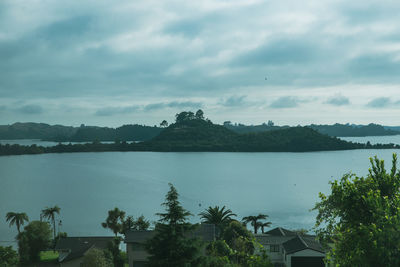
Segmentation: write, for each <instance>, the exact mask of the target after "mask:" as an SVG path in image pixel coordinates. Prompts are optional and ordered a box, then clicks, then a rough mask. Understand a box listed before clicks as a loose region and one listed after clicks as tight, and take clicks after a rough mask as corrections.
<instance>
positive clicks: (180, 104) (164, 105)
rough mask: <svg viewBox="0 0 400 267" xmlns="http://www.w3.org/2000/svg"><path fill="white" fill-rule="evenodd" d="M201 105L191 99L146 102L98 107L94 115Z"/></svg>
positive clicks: (199, 106)
mask: <svg viewBox="0 0 400 267" xmlns="http://www.w3.org/2000/svg"><path fill="white" fill-rule="evenodd" d="M202 106H203V104H202V103H200V102H193V101H171V102H160V103H153V104H148V105H145V106H139V105H132V106H128V107H105V108H101V109H98V110H97V111H96V112H95V115H96V116H113V115H118V114H129V113H133V112H135V111H153V110H159V109H165V108H177V109H184V108H201V107H202Z"/></svg>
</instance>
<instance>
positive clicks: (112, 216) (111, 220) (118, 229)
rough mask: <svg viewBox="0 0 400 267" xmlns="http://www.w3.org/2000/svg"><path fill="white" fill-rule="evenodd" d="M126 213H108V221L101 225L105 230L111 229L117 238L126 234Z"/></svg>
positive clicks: (118, 210)
mask: <svg viewBox="0 0 400 267" xmlns="http://www.w3.org/2000/svg"><path fill="white" fill-rule="evenodd" d="M124 222H125V211H122V210H120V209H118V208H117V207H116V208H114V209H113V210H109V211H108V216H107V218H106V221H105V222H103V223H101V226H103V227H104V228H109V229H110V230H111V231H112V232H113V233H114V235H115V237H117V235H118V234H119V233H120V234H123V233H124Z"/></svg>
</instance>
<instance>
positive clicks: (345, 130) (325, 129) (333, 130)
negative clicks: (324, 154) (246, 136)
mask: <svg viewBox="0 0 400 267" xmlns="http://www.w3.org/2000/svg"><path fill="white" fill-rule="evenodd" d="M224 126H225V127H226V128H227V129H229V130H232V131H234V132H236V133H241V134H243V133H257V132H265V131H274V130H282V129H287V128H290V127H289V126H274V125H273V124H270V125H268V124H265V123H264V124H262V125H243V124H238V125H232V124H230V123H225V124H224ZM307 127H309V128H312V129H314V130H316V131H317V132H319V133H321V134H326V135H329V136H384V135H397V134H400V131H398V130H397V129H396V128H393V129H390V128H389V127H384V126H382V125H378V124H373V123H371V124H368V125H350V124H339V123H336V124H333V125H326V124H324V125H316V124H311V125H308V126H307Z"/></svg>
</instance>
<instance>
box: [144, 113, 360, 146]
mask: <svg viewBox="0 0 400 267" xmlns="http://www.w3.org/2000/svg"><path fill="white" fill-rule="evenodd" d="M142 147H143V148H144V149H149V150H153V151H249V152H269V151H271V152H272V151H287V152H303V151H322V150H344V149H355V148H361V147H362V145H358V144H352V143H349V142H346V141H343V140H340V139H337V138H333V137H329V136H327V135H323V134H320V133H318V132H317V131H315V130H313V129H311V128H308V127H292V128H286V129H279V130H272V131H267V132H259V133H246V134H238V133H235V132H233V131H231V130H228V129H227V128H226V127H223V126H221V125H216V124H213V123H211V122H210V121H207V120H202V119H192V120H185V121H182V122H179V123H175V124H171V125H170V126H169V127H168V128H166V129H165V130H164V131H162V132H161V133H160V135H158V136H157V137H155V138H154V139H152V140H151V141H149V142H145V143H143V144H142Z"/></svg>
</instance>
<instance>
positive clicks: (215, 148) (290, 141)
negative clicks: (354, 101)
mask: <svg viewBox="0 0 400 267" xmlns="http://www.w3.org/2000/svg"><path fill="white" fill-rule="evenodd" d="M163 126H164V127H163V128H159V127H155V128H157V129H160V132H159V134H158V135H156V136H153V137H152V138H151V139H149V140H146V141H143V142H138V143H128V142H126V141H120V140H118V139H117V140H115V141H114V143H112V144H103V143H101V142H100V141H101V140H98V139H97V140H95V141H93V140H91V142H90V143H85V144H61V143H59V144H58V145H56V146H51V147H43V146H37V145H31V146H23V145H17V144H14V145H9V144H6V145H0V155H22V154H43V153H73V152H117V151H120V152H124V151H149V152H313V151H333V150H352V149H400V145H395V144H375V145H372V144H370V143H367V144H360V143H352V142H347V141H344V140H341V139H338V138H336V137H332V136H329V135H327V134H321V133H320V132H318V131H317V130H315V129H313V128H312V127H307V126H305V127H300V126H298V127H286V128H278V129H274V130H269V131H259V132H248V133H238V132H235V131H232V130H230V129H229V128H228V127H225V126H226V125H225V126H222V125H217V124H213V123H212V122H211V121H210V120H209V119H206V118H204V115H203V112H202V111H201V110H199V111H197V112H196V113H193V112H186V111H185V112H181V113H178V114H176V122H175V123H173V124H171V125H169V126H167V123H166V121H164V122H163ZM141 127H145V126H141ZM146 127H148V126H146ZM270 127H276V126H272V125H270ZM374 127H375V126H374ZM380 127H382V126H380Z"/></svg>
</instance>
